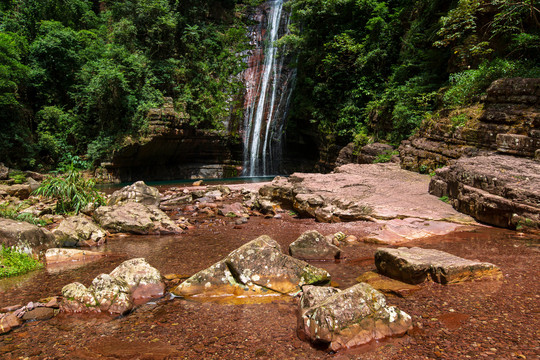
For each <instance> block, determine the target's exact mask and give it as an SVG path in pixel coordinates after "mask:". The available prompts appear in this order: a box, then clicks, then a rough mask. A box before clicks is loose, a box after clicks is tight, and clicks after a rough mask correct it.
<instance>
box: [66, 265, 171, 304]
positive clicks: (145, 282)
mask: <svg viewBox="0 0 540 360" xmlns="http://www.w3.org/2000/svg"><path fill="white" fill-rule="evenodd" d="M164 290H165V284H164V283H163V281H162V279H161V274H160V273H159V271H158V270H156V269H155V268H153V267H152V266H150V264H148V263H147V262H146V260H145V259H142V258H138V259H131V260H127V261H124V262H123V263H122V264H120V265H119V266H118V267H116V268H115V269H114V270H113V271H112V272H111V273H110V274H100V275H98V276H97V277H96V278H95V279H94V280H93V281H92V285H91V286H90V287H89V288H87V287H86V286H84V285H83V284H81V283H78V282H75V283H71V284H68V285H66V286H64V287H63V288H62V296H63V299H62V303H61V304H60V309H61V310H62V311H66V312H109V313H111V314H125V313H127V312H129V311H130V310H131V309H132V308H133V307H134V305H137V304H138V303H140V302H141V300H146V299H149V298H156V297H161V296H163V293H164Z"/></svg>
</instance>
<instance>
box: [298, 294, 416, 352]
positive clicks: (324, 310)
mask: <svg viewBox="0 0 540 360" xmlns="http://www.w3.org/2000/svg"><path fill="white" fill-rule="evenodd" d="M303 290H304V292H303V295H302V298H301V299H300V313H299V321H298V326H299V329H298V330H299V335H300V336H301V337H303V338H306V339H308V340H310V341H311V342H313V343H317V344H319V345H325V346H327V347H328V348H329V349H330V350H333V351H336V350H340V349H342V348H349V347H352V346H358V345H362V344H365V343H368V342H370V341H372V340H378V339H382V338H384V337H387V336H396V335H401V334H404V333H405V332H406V331H407V330H409V329H411V328H412V319H411V317H410V316H409V315H408V314H406V313H405V312H403V311H401V310H399V309H398V308H396V307H394V306H387V305H386V298H385V297H384V295H382V294H381V293H380V292H378V291H377V290H375V289H374V288H373V287H371V286H370V285H368V284H365V283H360V284H357V285H354V286H352V287H350V288H348V289H346V290H343V291H339V290H337V289H335V290H328V289H326V288H320V287H316V286H305V287H304V288H303ZM336 290H337V291H336Z"/></svg>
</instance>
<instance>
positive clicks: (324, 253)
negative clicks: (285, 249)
mask: <svg viewBox="0 0 540 360" xmlns="http://www.w3.org/2000/svg"><path fill="white" fill-rule="evenodd" d="M289 254H291V256H293V257H295V258H299V259H309V260H334V259H338V258H339V257H340V255H341V249H340V248H338V247H337V246H336V245H333V244H332V243H330V242H329V241H328V240H327V239H326V237H325V236H324V235H322V234H321V233H319V232H318V231H315V230H310V231H306V232H304V233H303V234H302V235H300V237H299V238H298V239H296V240H295V241H294V242H293V243H291V244H290V245H289Z"/></svg>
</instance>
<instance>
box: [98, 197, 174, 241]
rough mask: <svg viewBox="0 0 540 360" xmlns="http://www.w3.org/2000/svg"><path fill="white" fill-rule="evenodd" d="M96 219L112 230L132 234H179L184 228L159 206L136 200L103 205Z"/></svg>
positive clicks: (105, 227)
mask: <svg viewBox="0 0 540 360" xmlns="http://www.w3.org/2000/svg"><path fill="white" fill-rule="evenodd" d="M94 219H96V221H97V222H98V223H99V224H100V225H101V226H102V227H103V228H104V229H106V230H109V231H111V232H127V233H132V234H179V233H181V232H182V230H181V229H180V228H179V227H178V226H177V225H176V224H175V223H174V222H173V221H172V220H171V219H170V218H169V217H168V216H167V214H165V213H164V212H163V211H161V210H159V209H158V208H157V207H155V206H152V205H144V204H141V203H136V202H128V203H125V204H123V205H114V206H101V207H99V208H98V209H96V211H95V213H94Z"/></svg>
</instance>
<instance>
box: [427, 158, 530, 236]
mask: <svg viewBox="0 0 540 360" xmlns="http://www.w3.org/2000/svg"><path fill="white" fill-rule="evenodd" d="M429 191H430V193H432V194H433V195H435V196H446V197H448V198H449V200H450V203H451V204H452V205H453V206H454V208H455V209H456V210H458V211H461V212H463V213H466V214H469V215H471V216H473V217H474V218H476V219H477V220H479V221H482V222H485V223H488V224H490V225H495V226H500V227H506V228H512V229H516V228H517V229H518V230H525V229H529V230H532V231H535V230H536V231H538V230H539V229H540V162H537V161H533V160H529V159H523V158H517V157H513V156H506V155H493V156H478V157H474V158H463V159H459V160H458V161H456V162H455V163H453V164H452V165H451V166H448V167H445V168H442V169H439V170H437V175H436V176H434V177H433V179H432V180H431V183H430V185H429Z"/></svg>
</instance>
